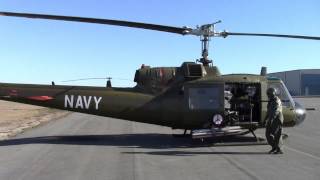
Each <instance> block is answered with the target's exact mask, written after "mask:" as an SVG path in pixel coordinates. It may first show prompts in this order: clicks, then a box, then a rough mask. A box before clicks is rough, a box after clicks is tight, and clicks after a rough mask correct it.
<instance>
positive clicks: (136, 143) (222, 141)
mask: <svg viewBox="0 0 320 180" xmlns="http://www.w3.org/2000/svg"><path fill="white" fill-rule="evenodd" d="M26 144H61V145H83V146H115V147H121V148H127V149H130V148H135V151H132V152H123V153H126V154H139V153H140V154H142V153H144V154H149V155H177V156H178V155H180V156H185V155H201V154H265V152H263V153H261V152H203V151H201V152H193V151H189V150H192V148H201V147H212V146H248V145H264V144H263V142H261V143H258V144H256V139H255V138H253V137H248V136H236V137H224V138H218V139H214V140H206V141H204V142H202V141H200V140H193V139H191V138H190V137H184V138H177V137H173V136H172V135H171V134H156V133H145V134H110V135H59V136H41V137H28V138H14V139H8V140H3V141H0V147H1V146H15V145H26ZM137 148H138V149H139V148H140V149H153V150H158V151H154V152H142V151H141V152H138V151H137ZM179 148H183V149H181V151H180V150H179ZM186 148H187V149H188V150H186ZM169 149H174V150H173V151H168V150H169ZM159 150H160V151H159ZM162 150H166V151H162Z"/></svg>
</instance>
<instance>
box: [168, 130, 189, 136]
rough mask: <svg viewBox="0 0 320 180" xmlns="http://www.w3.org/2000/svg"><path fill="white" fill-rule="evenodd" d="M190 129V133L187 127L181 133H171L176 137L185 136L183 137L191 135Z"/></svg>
mask: <svg viewBox="0 0 320 180" xmlns="http://www.w3.org/2000/svg"><path fill="white" fill-rule="evenodd" d="M191 133H192V131H191V130H190V133H188V129H185V130H184V132H183V134H172V136H173V137H178V138H185V137H191Z"/></svg>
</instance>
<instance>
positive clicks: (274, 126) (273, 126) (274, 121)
mask: <svg viewBox="0 0 320 180" xmlns="http://www.w3.org/2000/svg"><path fill="white" fill-rule="evenodd" d="M267 96H268V99H269V101H268V107H267V116H266V118H265V122H266V138H267V141H268V144H269V145H271V147H272V149H271V150H270V151H269V153H270V154H283V151H282V150H281V145H282V135H281V134H282V124H283V114H282V103H281V100H280V99H279V97H277V95H276V89H275V88H268V90H267Z"/></svg>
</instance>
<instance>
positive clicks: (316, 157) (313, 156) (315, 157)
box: [285, 146, 320, 161]
mask: <svg viewBox="0 0 320 180" xmlns="http://www.w3.org/2000/svg"><path fill="white" fill-rule="evenodd" d="M285 148H287V149H289V150H291V151H294V152H296V153H300V154H303V155H306V156H308V157H310V158H313V159H317V160H319V161H320V157H318V156H315V155H312V154H310V153H306V152H304V151H300V150H297V149H294V148H291V147H288V146H285Z"/></svg>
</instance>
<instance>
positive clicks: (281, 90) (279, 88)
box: [268, 81, 294, 107]
mask: <svg viewBox="0 0 320 180" xmlns="http://www.w3.org/2000/svg"><path fill="white" fill-rule="evenodd" d="M271 87H272V88H275V89H276V94H277V96H278V97H279V98H280V99H281V101H282V105H283V106H285V107H294V101H293V99H292V97H291V95H290V93H289V91H288V89H287V87H286V86H285V85H284V84H283V82H282V81H281V82H269V84H268V88H271Z"/></svg>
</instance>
